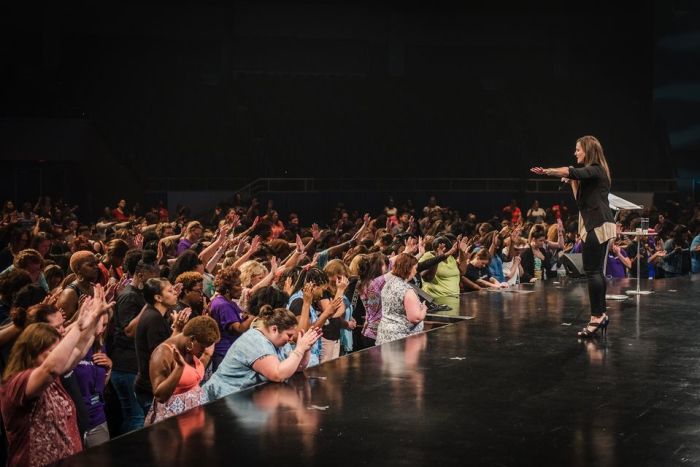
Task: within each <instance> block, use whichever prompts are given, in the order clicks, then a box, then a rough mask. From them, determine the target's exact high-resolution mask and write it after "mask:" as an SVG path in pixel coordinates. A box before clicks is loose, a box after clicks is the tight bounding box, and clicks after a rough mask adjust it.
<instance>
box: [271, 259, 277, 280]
mask: <svg viewBox="0 0 700 467" xmlns="http://www.w3.org/2000/svg"><path fill="white" fill-rule="evenodd" d="M278 269H279V266H278V264H277V257H276V256H273V257H272V258H270V273H271V274H272V275H273V276H276V275H277V270H278Z"/></svg>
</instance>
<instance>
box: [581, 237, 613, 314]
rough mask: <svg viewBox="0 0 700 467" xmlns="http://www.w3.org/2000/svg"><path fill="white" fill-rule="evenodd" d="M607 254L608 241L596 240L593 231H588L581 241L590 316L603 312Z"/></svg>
mask: <svg viewBox="0 0 700 467" xmlns="http://www.w3.org/2000/svg"><path fill="white" fill-rule="evenodd" d="M607 256H608V242H605V243H602V244H601V243H600V242H598V237H597V236H596V234H595V232H594V231H592V230H591V231H590V232H588V234H587V235H586V241H585V242H584V243H583V252H582V254H581V259H583V270H584V271H585V273H586V278H587V279H588V298H589V300H590V302H591V316H601V315H602V314H603V313H605V289H606V282H605V276H603V265H604V264H605V260H606V258H607Z"/></svg>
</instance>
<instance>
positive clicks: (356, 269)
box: [350, 253, 368, 276]
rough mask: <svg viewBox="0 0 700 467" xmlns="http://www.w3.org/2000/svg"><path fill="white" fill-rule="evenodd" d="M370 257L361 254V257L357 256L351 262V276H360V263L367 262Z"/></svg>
mask: <svg viewBox="0 0 700 467" xmlns="http://www.w3.org/2000/svg"><path fill="white" fill-rule="evenodd" d="M367 256H368V255H365V254H362V253H360V254H359V255H357V256H355V257H354V258H353V259H352V261H350V274H352V275H353V276H359V275H360V262H362V261H363V260H365V259H366V258H367Z"/></svg>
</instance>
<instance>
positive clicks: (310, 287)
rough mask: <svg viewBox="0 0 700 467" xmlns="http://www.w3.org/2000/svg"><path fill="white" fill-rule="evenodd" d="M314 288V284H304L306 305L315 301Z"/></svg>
mask: <svg viewBox="0 0 700 467" xmlns="http://www.w3.org/2000/svg"><path fill="white" fill-rule="evenodd" d="M314 287H315V286H314V283H313V282H308V283H306V284H304V289H303V294H304V302H305V303H311V302H312V301H313V300H314Z"/></svg>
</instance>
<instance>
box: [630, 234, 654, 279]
mask: <svg viewBox="0 0 700 467" xmlns="http://www.w3.org/2000/svg"><path fill="white" fill-rule="evenodd" d="M641 250H642V257H641V258H639V269H640V272H641V274H640V276H639V277H641V278H644V279H646V278H647V277H649V262H648V257H649V255H648V253H647V252H646V248H645V246H644V243H642V248H641ZM627 257H628V258H629V259H630V260H632V268H631V269H630V274H631V275H632V276H633V277H637V242H633V243H630V244H629V246H628V247H627Z"/></svg>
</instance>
